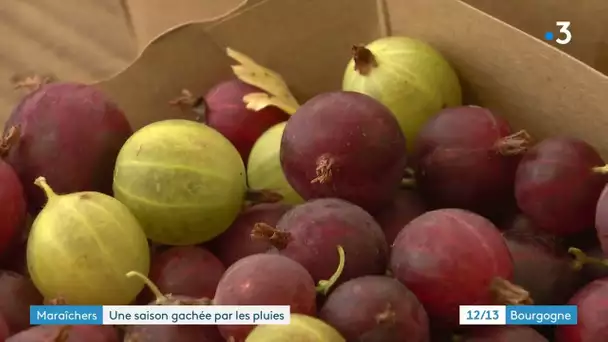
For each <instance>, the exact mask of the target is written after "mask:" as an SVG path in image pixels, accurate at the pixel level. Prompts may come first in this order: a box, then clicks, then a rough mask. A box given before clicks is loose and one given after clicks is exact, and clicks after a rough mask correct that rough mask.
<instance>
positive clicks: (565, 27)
mask: <svg viewBox="0 0 608 342" xmlns="http://www.w3.org/2000/svg"><path fill="white" fill-rule="evenodd" d="M555 24H556V26H557V27H558V32H557V34H555V33H553V32H552V31H547V32H545V40H547V41H555V42H556V43H557V44H560V45H566V44H568V43H570V41H571V40H572V32H570V22H569V21H557V22H556V23H555Z"/></svg>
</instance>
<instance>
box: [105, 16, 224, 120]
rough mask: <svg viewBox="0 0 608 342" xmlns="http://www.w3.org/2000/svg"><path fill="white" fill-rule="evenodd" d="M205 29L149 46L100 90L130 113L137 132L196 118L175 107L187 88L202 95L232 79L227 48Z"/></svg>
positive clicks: (189, 28)
mask: <svg viewBox="0 0 608 342" xmlns="http://www.w3.org/2000/svg"><path fill="white" fill-rule="evenodd" d="M205 26H206V25H205V24H204V23H201V24H190V25H186V26H183V27H180V28H177V29H175V30H173V31H171V32H169V33H167V34H166V35H165V36H162V37H160V38H158V39H156V40H155V41H154V42H153V43H152V44H150V45H149V46H148V47H147V48H146V49H145V51H144V52H143V53H142V54H141V56H140V57H139V58H138V59H137V60H136V61H135V62H134V63H133V64H132V65H131V66H130V67H128V68H127V69H126V70H125V71H123V72H122V73H120V74H119V75H118V76H116V77H114V78H112V79H109V80H107V81H103V82H100V83H99V84H98V86H99V87H100V88H101V89H102V90H103V91H105V92H106V93H107V94H108V96H110V97H111V98H112V99H113V100H114V101H116V102H117V103H118V105H119V106H120V107H121V108H122V109H123V110H124V111H125V113H126V114H127V116H128V118H129V121H130V122H131V124H132V125H133V127H134V128H139V127H141V126H144V125H146V124H149V123H151V122H154V121H159V120H164V119H167V118H190V119H192V118H193V117H192V116H191V115H193V113H189V112H187V111H185V112H184V111H181V110H179V109H178V108H176V107H174V106H171V105H170V103H169V102H170V101H171V100H173V99H175V98H176V97H178V96H179V95H180V92H181V90H182V89H189V90H191V91H192V92H193V93H194V94H200V93H202V92H203V91H205V90H207V89H209V87H211V86H212V85H213V84H214V83H215V82H217V81H218V80H221V79H225V78H228V77H230V76H231V70H230V67H229V66H230V61H229V59H228V57H227V56H226V53H225V51H224V49H222V48H220V47H219V46H217V45H216V44H215V42H213V40H211V38H210V37H209V36H208V35H207V34H206V32H205Z"/></svg>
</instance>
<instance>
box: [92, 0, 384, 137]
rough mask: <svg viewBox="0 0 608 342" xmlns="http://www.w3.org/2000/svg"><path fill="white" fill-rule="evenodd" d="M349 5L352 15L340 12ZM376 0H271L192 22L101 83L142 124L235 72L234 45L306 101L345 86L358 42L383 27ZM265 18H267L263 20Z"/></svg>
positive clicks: (172, 113) (175, 113) (176, 113)
mask: <svg viewBox="0 0 608 342" xmlns="http://www.w3.org/2000/svg"><path fill="white" fill-rule="evenodd" d="M346 8H348V11H349V15H338V14H340V13H343V11H344V9H346ZM377 11H378V5H377V1H376V0H360V1H358V2H357V6H353V5H352V2H351V0H332V1H326V0H307V1H301V0H274V1H272V0H268V1H261V2H258V3H257V4H256V5H255V6H251V7H248V8H246V9H243V11H242V12H239V13H237V14H235V15H234V16H231V17H230V18H227V19H223V20H219V21H217V22H215V23H212V24H209V23H192V24H188V25H185V26H181V27H178V28H175V29H173V30H171V31H169V32H167V33H165V34H164V35H162V36H161V37H159V38H157V39H156V40H154V41H153V42H152V43H151V44H150V45H149V46H148V47H147V48H146V49H145V50H144V51H143V53H142V54H141V56H140V58H139V59H137V60H136V61H135V62H134V63H133V64H132V65H131V66H130V67H129V68H128V69H127V70H125V71H124V72H122V73H120V74H119V75H117V76H116V77H114V78H112V79H109V80H107V81H103V82H100V83H98V85H99V86H100V87H101V88H102V89H103V90H104V91H106V92H107V93H108V94H109V95H110V96H111V97H112V98H113V99H114V100H115V101H116V102H117V103H118V104H119V105H120V106H121V108H123V109H124V110H125V112H126V113H127V116H128V117H129V120H130V121H131V123H132V125H133V126H134V127H135V128H138V127H141V126H143V125H146V124H148V123H151V122H153V121H157V120H163V119H167V118H176V117H188V115H191V113H183V112H181V111H180V110H178V109H176V108H172V107H171V106H169V101H170V100H172V99H174V98H175V97H177V96H178V95H179V94H180V91H181V90H182V89H184V88H187V89H189V90H191V91H192V92H193V93H194V94H196V95H202V94H204V93H205V92H206V91H207V90H208V89H209V88H210V87H211V86H212V85H214V84H215V83H217V82H219V81H221V80H223V79H226V78H229V77H232V71H231V69H230V66H231V65H232V64H235V62H234V61H232V60H231V59H229V58H228V57H227V56H226V52H225V48H226V47H231V48H234V49H236V50H238V51H240V52H243V53H245V54H247V55H249V56H251V57H252V58H253V59H254V60H256V61H257V62H258V63H260V64H262V65H264V66H266V67H269V68H271V69H273V70H275V71H277V72H279V73H281V74H282V75H283V76H284V78H285V79H286V81H287V82H288V84H289V86H290V87H291V89H292V90H293V92H294V94H295V95H296V97H299V99H300V100H301V101H304V100H305V99H307V98H309V97H311V96H313V95H315V94H317V93H319V92H323V91H328V90H336V89H340V86H341V80H342V75H343V73H344V68H345V67H346V64H347V61H348V59H349V58H350V53H351V52H350V51H351V46H352V44H356V43H366V42H369V41H371V40H373V39H376V38H378V37H379V36H380V35H381V33H382V28H381V25H379V22H378V16H377V15H376V14H377ZM260 23H264V25H262V24H260Z"/></svg>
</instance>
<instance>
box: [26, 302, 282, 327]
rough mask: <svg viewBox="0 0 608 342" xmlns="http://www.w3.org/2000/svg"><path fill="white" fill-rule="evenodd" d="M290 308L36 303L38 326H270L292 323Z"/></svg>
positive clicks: (34, 319)
mask: <svg viewBox="0 0 608 342" xmlns="http://www.w3.org/2000/svg"><path fill="white" fill-rule="evenodd" d="M289 322H290V308H289V306H282V305H276V306H275V305H265V306H254V305H243V306H230V305H200V306H198V305H196V306H195V305H124V306H122V305H121V306H97V305H93V306H88V305H50V306H47V305H34V306H31V307H30V323H31V324H36V325H51V324H52V325H56V324H73V325H76V324H89V325H102V324H104V325H105V324H107V325H267V324H289Z"/></svg>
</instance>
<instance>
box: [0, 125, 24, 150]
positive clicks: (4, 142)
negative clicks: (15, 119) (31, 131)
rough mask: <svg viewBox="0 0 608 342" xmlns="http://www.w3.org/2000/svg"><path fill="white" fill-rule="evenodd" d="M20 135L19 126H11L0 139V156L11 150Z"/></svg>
mask: <svg viewBox="0 0 608 342" xmlns="http://www.w3.org/2000/svg"><path fill="white" fill-rule="evenodd" d="M20 135H21V127H20V126H12V127H11V128H9V130H8V132H7V133H6V134H5V135H4V136H3V137H2V139H0V157H4V156H6V155H7V154H8V152H9V151H10V150H11V147H12V146H14V145H15V144H16V143H17V141H19V138H20Z"/></svg>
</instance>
